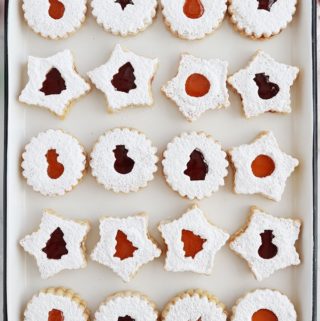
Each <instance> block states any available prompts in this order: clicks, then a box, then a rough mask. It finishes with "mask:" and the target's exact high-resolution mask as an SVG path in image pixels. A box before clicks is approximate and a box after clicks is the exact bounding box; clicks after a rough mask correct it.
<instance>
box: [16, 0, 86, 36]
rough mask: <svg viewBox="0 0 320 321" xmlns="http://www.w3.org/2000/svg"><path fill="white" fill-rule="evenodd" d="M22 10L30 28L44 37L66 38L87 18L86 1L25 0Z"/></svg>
mask: <svg viewBox="0 0 320 321" xmlns="http://www.w3.org/2000/svg"><path fill="white" fill-rule="evenodd" d="M22 10H23V12H24V18H25V20H26V21H27V23H28V25H29V27H30V28H31V29H32V30H33V31H34V32H35V33H38V34H40V35H41V36H42V37H45V38H51V39H59V38H66V37H68V36H69V35H70V34H71V33H74V32H75V31H76V30H77V29H78V28H80V27H81V25H82V23H83V22H84V20H85V18H86V11H87V1H86V0H74V1H64V0H23V4H22Z"/></svg>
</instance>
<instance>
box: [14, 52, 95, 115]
mask: <svg viewBox="0 0 320 321" xmlns="http://www.w3.org/2000/svg"><path fill="white" fill-rule="evenodd" d="M28 77H29V81H28V83H27V85H26V86H25V88H24V89H23V90H22V92H21V94H20V96H19V101H20V102H22V103H26V104H29V105H36V106H39V107H43V108H46V109H48V110H50V111H51V112H53V113H54V114H56V115H57V116H60V117H64V116H65V114H66V112H67V109H68V107H69V105H70V103H71V102H72V101H73V100H75V99H77V98H79V97H80V96H82V95H84V94H85V93H87V92H88V91H89V90H90V86H89V84H87V83H86V82H85V81H84V80H83V79H82V78H81V77H80V76H79V74H78V73H77V72H76V70H75V67H74V61H73V57H72V54H71V52H70V50H64V51H61V52H58V53H57V54H55V55H53V56H51V57H48V58H38V57H32V56H29V58H28Z"/></svg>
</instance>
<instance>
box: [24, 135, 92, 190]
mask: <svg viewBox="0 0 320 321" xmlns="http://www.w3.org/2000/svg"><path fill="white" fill-rule="evenodd" d="M21 167H22V170H23V171H22V174H23V176H24V177H25V178H26V180H27V184H28V185H30V186H32V188H33V189H34V190H35V191H36V192H40V193H41V194H42V195H45V196H55V195H64V194H65V193H66V192H69V191H71V190H72V188H73V187H74V186H76V185H77V184H78V183H79V181H80V179H81V178H82V176H83V172H84V170H85V167H86V156H85V153H84V149H83V147H82V146H81V145H80V144H79V142H78V140H77V139H76V138H74V137H73V136H71V135H69V134H67V133H65V132H63V131H62V130H53V129H49V130H47V131H46V132H42V133H40V134H38V136H36V137H33V138H32V139H31V141H30V142H29V144H28V145H27V146H26V147H25V150H24V152H23V153H22V163H21Z"/></svg>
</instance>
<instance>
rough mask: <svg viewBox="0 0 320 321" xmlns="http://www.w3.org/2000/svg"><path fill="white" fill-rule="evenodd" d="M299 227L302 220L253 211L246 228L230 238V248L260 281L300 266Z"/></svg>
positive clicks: (253, 209) (254, 208)
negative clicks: (283, 270)
mask: <svg viewBox="0 0 320 321" xmlns="http://www.w3.org/2000/svg"><path fill="white" fill-rule="evenodd" d="M300 227H301V222H300V220H297V219H290V218H278V217H274V216H271V215H269V214H267V213H265V212H263V211H262V210H259V209H258V208H256V207H253V208H252V209H251V215H250V217H249V220H248V222H247V224H246V225H245V226H244V227H243V228H242V229H240V231H239V232H237V233H236V234H234V235H233V236H232V237H231V239H230V243H229V245H230V248H231V249H232V250H233V251H235V252H236V253H237V254H239V255H240V256H241V257H243V258H244V259H245V260H246V261H247V262H248V264H249V267H250V268H251V270H252V272H253V273H254V275H255V277H256V279H257V280H258V281H261V280H263V279H265V278H267V277H269V276H270V275H271V274H273V273H274V272H276V271H278V270H280V269H284V268H286V267H288V266H291V265H298V264H300V258H299V254H298V252H297V251H296V249H295V242H296V241H297V239H298V237H299V232H300Z"/></svg>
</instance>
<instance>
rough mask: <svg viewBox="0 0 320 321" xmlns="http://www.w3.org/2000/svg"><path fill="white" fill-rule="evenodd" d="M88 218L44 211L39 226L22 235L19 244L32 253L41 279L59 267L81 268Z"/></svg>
mask: <svg viewBox="0 0 320 321" xmlns="http://www.w3.org/2000/svg"><path fill="white" fill-rule="evenodd" d="M89 229H90V225H89V223H88V222H87V221H74V220H67V219H65V218H62V217H60V216H58V215H57V214H56V213H55V212H54V211H52V210H48V209H47V210H44V211H43V213H42V219H41V223H40V227H39V229H38V230H37V231H36V232H34V233H32V234H29V235H27V236H25V237H24V238H23V239H22V240H21V241H20V244H21V246H22V247H23V248H24V250H25V251H26V252H28V253H29V254H31V255H33V256H34V258H35V259H36V261H37V265H38V268H39V271H40V274H41V277H42V278H43V279H47V278H49V277H51V276H53V275H55V274H57V273H59V272H60V271H62V270H74V269H80V268H84V267H86V265H87V262H86V258H85V243H84V242H85V239H86V236H87V233H88V232H89Z"/></svg>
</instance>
